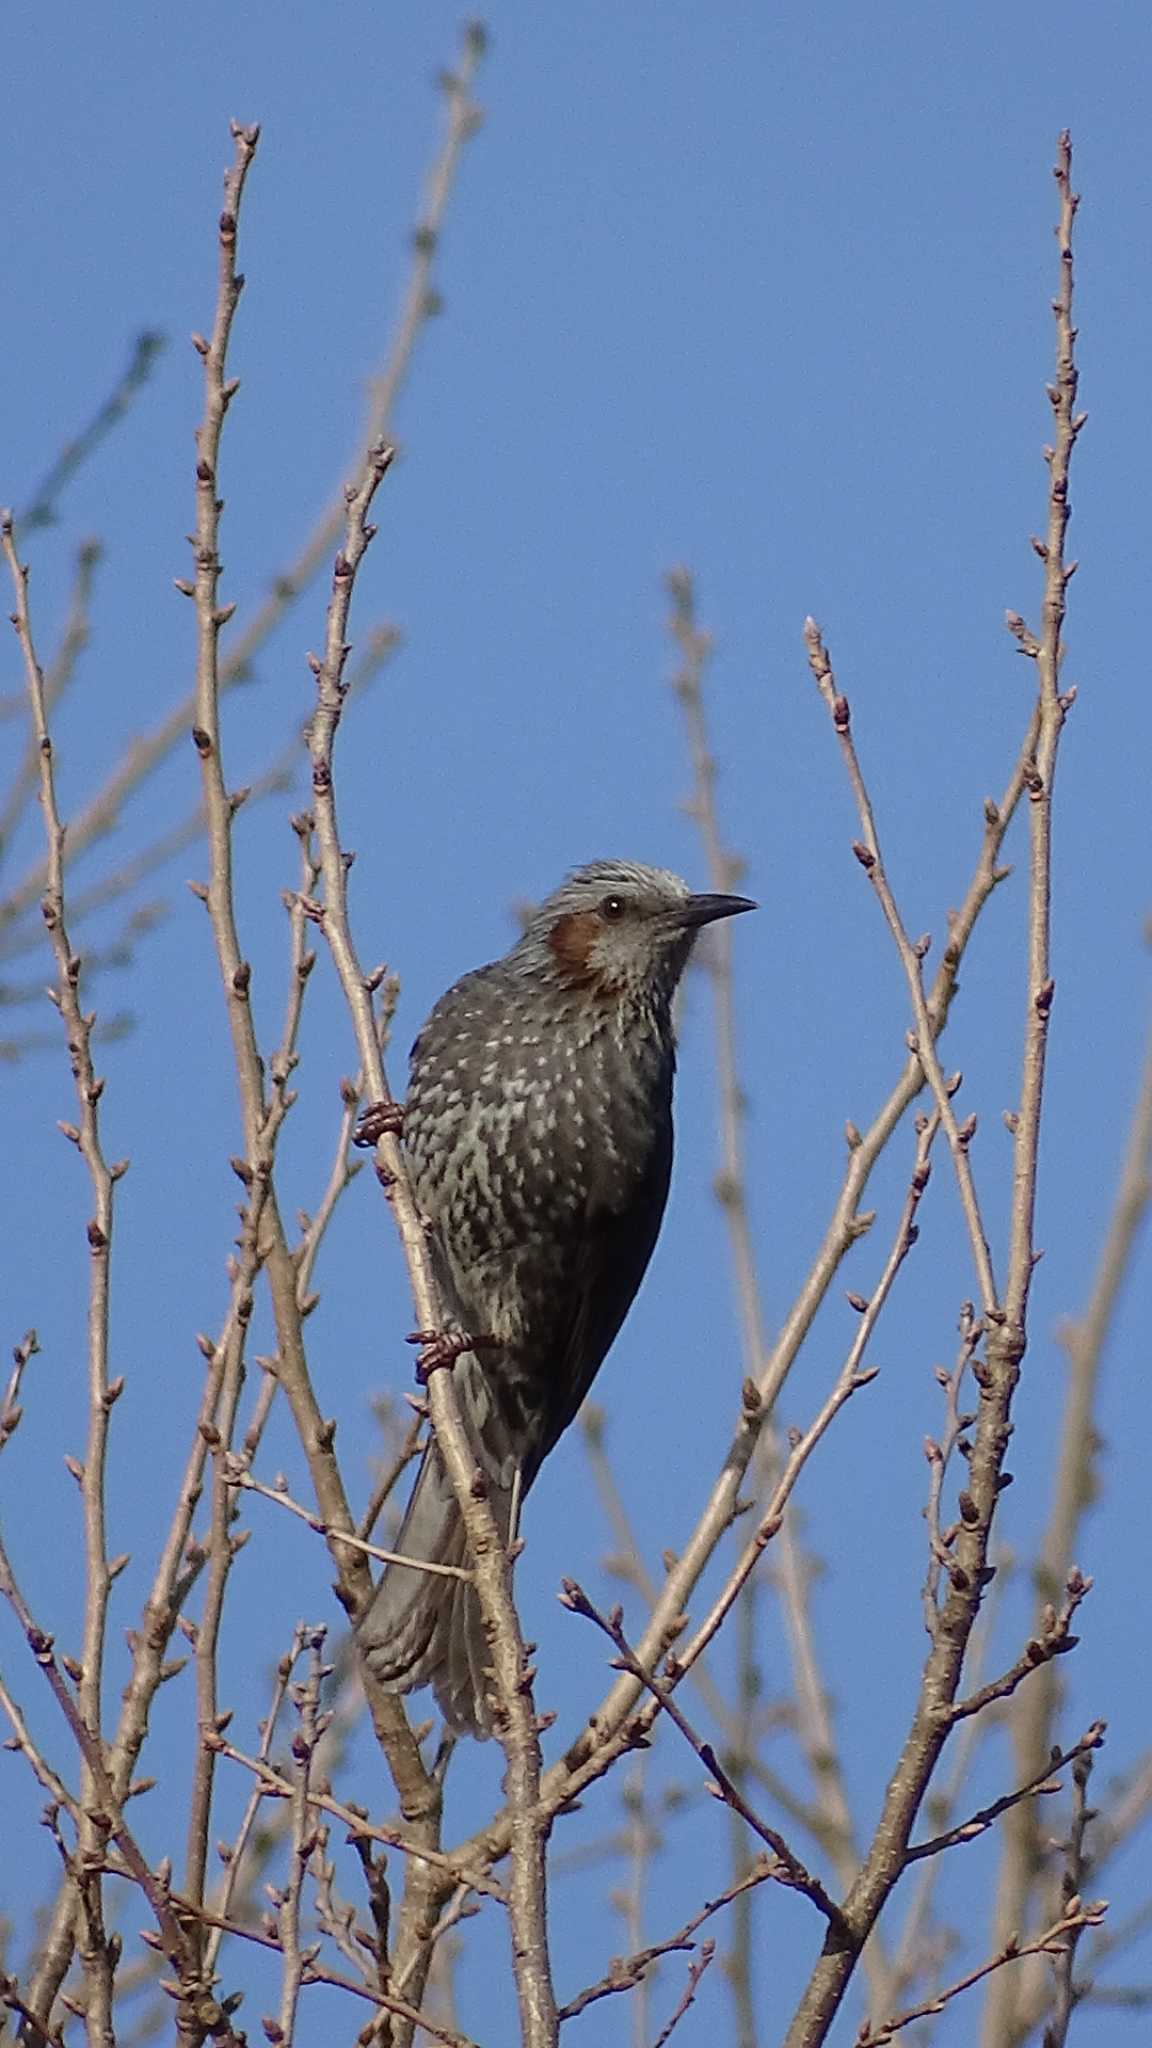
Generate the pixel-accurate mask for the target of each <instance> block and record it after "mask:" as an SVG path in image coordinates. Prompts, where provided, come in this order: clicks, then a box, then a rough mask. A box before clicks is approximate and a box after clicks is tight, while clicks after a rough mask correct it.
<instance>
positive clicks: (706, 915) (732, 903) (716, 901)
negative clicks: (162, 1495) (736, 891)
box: [677, 896, 760, 930]
mask: <svg viewBox="0 0 1152 2048" xmlns="http://www.w3.org/2000/svg"><path fill="white" fill-rule="evenodd" d="M759 907H760V906H759V904H758V903H753V902H752V900H751V898H750V897H748V896H689V898H688V901H687V903H685V904H684V905H683V907H682V908H681V909H680V910H679V911H678V912H677V923H679V924H682V925H686V926H687V927H688V928H689V930H695V929H696V927H697V926H698V925H702V924H712V923H714V922H715V920H716V918H718V917H736V916H738V915H739V913H740V911H742V910H758V909H759Z"/></svg>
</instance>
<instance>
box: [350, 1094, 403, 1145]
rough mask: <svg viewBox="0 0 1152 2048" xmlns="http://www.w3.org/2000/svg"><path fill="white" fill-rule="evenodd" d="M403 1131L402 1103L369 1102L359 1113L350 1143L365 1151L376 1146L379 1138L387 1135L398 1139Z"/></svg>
mask: <svg viewBox="0 0 1152 2048" xmlns="http://www.w3.org/2000/svg"><path fill="white" fill-rule="evenodd" d="M403 1129H404V1105H403V1103H402V1102H370V1103H369V1104H368V1106H367V1108H366V1109H362V1110H361V1112H360V1116H359V1120H358V1122H357V1125H356V1129H355V1131H354V1133H353V1136H352V1143H353V1144H354V1145H360V1146H363V1147H364V1148H365V1149H366V1148H367V1147H369V1146H371V1145H375V1144H377V1143H378V1141H379V1140H380V1139H381V1138H383V1137H385V1136H387V1135H388V1134H389V1133H391V1135H392V1136H393V1137H397V1138H398V1137H399V1136H400V1133H401V1131H402V1130H403Z"/></svg>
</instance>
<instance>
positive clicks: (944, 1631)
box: [786, 134, 1082, 2048]
mask: <svg viewBox="0 0 1152 2048" xmlns="http://www.w3.org/2000/svg"><path fill="white" fill-rule="evenodd" d="M1070 168H1071V145H1070V142H1069V138H1068V136H1067V135H1066V134H1065V135H1062V136H1061V138H1060V148H1059V161H1058V163H1057V166H1056V177H1057V182H1058V186H1059V191H1060V213H1059V225H1058V229H1057V236H1058V241H1059V248H1060V289H1059V292H1058V295H1057V298H1056V300H1055V302H1054V305H1055V312H1056V329H1057V374H1056V383H1055V385H1054V386H1052V387H1051V395H1052V402H1053V407H1054V410H1055V413H1056V421H1057V432H1056V446H1055V448H1054V450H1052V451H1051V455H1050V460H1049V479H1050V482H1049V521H1048V540H1047V542H1046V543H1044V544H1043V545H1042V549H1041V552H1042V553H1043V555H1044V559H1045V566H1046V575H1045V599H1044V629H1043V630H1044V639H1043V642H1042V643H1035V642H1033V643H1032V647H1031V650H1030V651H1034V652H1035V653H1036V659H1037V668H1038V677H1037V681H1038V690H1037V708H1036V714H1035V722H1034V732H1035V751H1034V755H1033V761H1032V764H1031V767H1030V769H1029V771H1028V777H1027V788H1028V793H1029V797H1030V799H1031V803H1030V810H1031V855H1030V880H1029V897H1028V970H1029V986H1028V1007H1027V1013H1026V1019H1025V1027H1024V1053H1023V1075H1022V1086H1021V1095H1020V1106H1019V1111H1018V1114H1017V1118H1016V1129H1015V1152H1014V1165H1013V1185H1012V1207H1011V1218H1010V1224H1009V1252H1008V1264H1007V1277H1006V1281H1005V1288H1004V1298H1003V1306H1001V1304H1000V1302H999V1300H998V1298H997V1296H996V1291H995V1287H994V1284H993V1283H992V1278H991V1261H990V1257H989V1256H988V1253H987V1247H986V1244H985V1241H984V1233H983V1224H982V1222H981V1219H980V1213H979V1208H978V1205H977V1204H976V1200H975V1192H974V1189H973V1188H972V1185H971V1179H970V1175H967V1174H966V1172H965V1158H966V1149H967V1148H966V1143H965V1141H964V1138H963V1135H962V1133H961V1132H960V1130H959V1129H958V1127H957V1126H956V1124H955V1120H954V1118H953V1119H951V1120H950V1121H949V1117H948V1116H945V1110H946V1109H947V1110H950V1104H948V1102H947V1089H946V1085H945V1084H944V1083H943V1076H942V1075H941V1073H940V1071H939V1068H938V1065H936V1064H935V1062H934V1054H933V1055H932V1057H931V1058H929V1059H926V1061H925V1071H926V1074H927V1078H928V1079H929V1082H930V1083H931V1085H932V1088H933V1092H934V1094H935V1095H936V1098H937V1102H938V1104H940V1109H941V1115H942V1117H943V1118H944V1121H945V1126H946V1129H947V1130H948V1136H949V1142H950V1145H951V1148H952V1154H953V1161H954V1164H955V1166H956V1171H957V1179H958V1181H959V1184H960V1188H961V1196H962V1199H963V1201H964V1207H965V1215H966V1220H967V1224H968V1231H969V1237H970V1240H971V1244H972V1252H973V1257H974V1260H975V1263H976V1267H977V1271H978V1272H979V1274H980V1279H981V1291H982V1294H983V1295H984V1297H985V1303H984V1313H985V1321H986V1323H987V1325H988V1338H987V1346H986V1350H987V1356H986V1358H985V1359H984V1360H983V1361H979V1362H978V1363H977V1364H976V1365H975V1366H974V1371H975V1373H976V1377H977V1380H978V1383H979V1386H980V1407H979V1414H978V1416H977V1419H976V1425H975V1430H974V1433H973V1437H972V1448H971V1455H970V1458H969V1465H968V1484H967V1487H966V1489H965V1500H966V1503H967V1506H966V1510H965V1512H964V1514H963V1515H962V1523H961V1527H960V1529H959V1531H958V1533H957V1537H956V1542H955V1545H954V1547H953V1550H952V1553H951V1564H950V1567H949V1586H948V1591H947V1593H946V1595H945V1599H944V1602H943V1605H942V1607H941V1609H940V1624H939V1628H938V1631H937V1634H936V1638H935V1640H934V1642H933V1644H932V1647H931V1649H930V1651H929V1654H928V1658H927V1662H926V1664H925V1667H924V1673H923V1677H922V1680H921V1686H920V1694H919V1699H918V1701H917V1705H916V1710H915V1713H914V1715H913V1719H912V1725H911V1728H910V1730H909V1733H908V1736H907V1739H906V1741H905V1744H904V1749H903V1752H902V1754H901V1757H900V1760H899V1763H898V1764H897V1767H896V1770H895V1772H894V1774H893V1777H892V1779H891V1781H890V1783H889V1786H888V1790H887V1793H886V1796H885V1800H884V1805H883V1809H882V1812H881V1816H880V1820H879V1823H878V1825H877V1828H876V1832H875V1834H874V1836H873V1839H872V1844H871V1847H870V1849H869V1852H868V1855H867V1857H866V1859H865V1861H864V1864H863V1866H862V1868H861V1871H860V1874H859V1877H858V1878H857V1881H856V1883H855V1884H854V1885H853V1886H852V1888H851V1890H850V1891H849V1893H848V1895H847V1897H846V1899H845V1901H844V1918H845V1923H846V1926H847V1928H848V1930H849V1934H850V1938H849V1939H847V1940H845V1939H843V1938H840V1939H839V1940H837V1941H833V1940H832V1939H831V1938H829V1939H827V1940H826V1941H825V1944H824V1950H823V1953H822V1955H821V1957H820V1959H819V1961H818V1962H817V1964H816V1967H815V1969H814V1971H813V1973H812V1976H811V1978H810V1980H809V1983H808V1986H807V1988H806V1990H805V1992H804V1994H803V1996H802V1998H801V2001H800V2004H799V2006H798V2007H797V2010H796V2014H795V2017H794V2019H793V2022H792V2025H791V2027H790V2029H789V2032H788V2035H787V2037H786V2048H816V2044H817V2043H819V2042H822V2041H824V2040H825V2039H826V2038H827V2035H828V2031H829V2028H830V2027H831V2025H832V2022H833V2019H834V2018H835V2015H836V2012H837V2010H838V2008H839V2005H840V2002H841V2000H842V1998H843V1996H844V1993H845V1991H846V1989H847V1986H848V1983H849V1981H850V1979H851V1977H852V1974H853V1972H854V1970H855V1967H856V1963H857V1960H858V1958H859V1954H860V1950H861V1948H862V1947H863V1944H864V1942H865V1941H866V1939H867V1937H868V1934H869V1933H870V1931H871V1929H872V1927H873V1926H874V1925H875V1922H876V1919H877V1917H878V1915H879V1913H880V1910H881V1908H882V1907H883V1905H884V1903H885V1902H886V1900H887V1899H888V1897H889V1895H890V1893H891V1891H892V1889H893V1887H894V1885H895V1884H896V1881H897V1879H898V1877H899V1875H900V1872H901V1870H902V1869H903V1867H904V1857H905V1851H906V1850H907V1847H908V1842H909V1838H910V1833H911V1829H912V1825H913V1822H914V1820H915V1818H916V1815H917V1813H918V1812H919V1809H920V1805H921V1803H922V1801H923V1798H924V1795H925V1793H926V1791H927V1789H928V1786H929V1784H930V1782H931V1779H932V1776H933V1773H934V1771H935V1769H936V1765H937V1763H938V1761H939V1758H940V1754H941V1751H942V1749H943V1747H944V1743H945V1740H946V1738H947V1734H948V1731H949V1729H950V1727H951V1726H952V1724H953V1718H954V1716H953V1708H954V1706H955V1703H956V1700H957V1696H958V1692H959V1687H960V1681H961V1676H962V1672H963V1666H964V1657H965V1653H966V1650H967V1646H968V1642H969V1639H970V1637H971V1634H972V1630H973V1627H974V1625H975V1622H976V1617H977V1614H978V1612H979V1608H980V1601H981V1596H982V1593H983V1589H984V1586H985V1585H986V1584H987V1582H988V1578H989V1576H990V1567H989V1564H988V1546H989V1540H990V1536H991V1530H992V1524H993V1519H994V1516H995V1512H996V1502H997V1497H998V1494H999V1491H1000V1486H1001V1476H1002V1473H1003V1467H1004V1459H1005V1456H1006V1453H1007V1448H1008V1441H1009V1436H1010V1433H1011V1408H1012V1397H1013V1394H1014V1392H1015V1389H1016V1384H1017V1381H1018V1379H1019V1376H1020V1363H1021V1360H1022V1358H1023V1355H1024V1349H1025V1344H1026V1316H1027V1307H1028V1295H1029V1288H1030V1285H1031V1278H1032V1270H1033V1265H1034V1256H1033V1238H1032V1224H1033V1215H1034V1209H1035V1199H1036V1161H1037V1154H1038V1147H1039V1124H1040V1111H1041V1104H1042V1099H1043V1081H1044V1060H1045V1051H1046V1045H1047V1030H1048V1016H1049V1011H1050V1009H1051V1005H1052V994H1053V983H1052V978H1051V972H1050V966H1049V930H1048V925H1049V900H1050V888H1051V799H1052V781H1053V775H1054V770H1055V762H1056V747H1057V742H1058V739H1059V734H1060V728H1061V725H1062V723H1063V719H1064V714H1065V709H1066V703H1065V701H1064V700H1062V699H1061V697H1060V694H1059V687H1058V673H1059V664H1060V653H1061V648H1060V631H1061V626H1062V622H1063V616H1064V593H1065V590H1066V586H1067V582H1068V578H1069V575H1070V573H1071V571H1070V570H1069V569H1066V568H1065V565H1064V554H1063V543H1064V531H1065V526H1066V523H1067V517H1068V464H1069V460H1070V457H1071V452H1072V447H1073V444H1074V442H1075V439H1076V436H1077V434H1078V432H1079V430H1080V426H1081V424H1082V420H1081V419H1080V418H1079V417H1078V416H1077V415H1076V413H1075V399H1076V370H1075V363H1074V359H1073V342H1074V334H1073V329H1072V318H1071V315H1072V249H1071V236H1072V221H1073V217H1074V213H1075V203H1076V202H1075V199H1074V196H1073V194H1072V191H1071V187H1070V183H1069V175H1070ZM1022 630H1023V631H1025V632H1026V629H1022ZM1029 637H1030V636H1029ZM809 652H810V656H811V658H812V662H813V668H814V670H817V669H818V664H819V659H820V657H821V656H822V655H823V648H822V645H821V644H820V642H819V638H818V636H816V638H815V640H813V639H812V638H810V641H809ZM824 659H825V661H826V657H824ZM818 679H819V677H818ZM826 694H830V697H831V709H832V715H833V719H834V721H835V723H836V726H837V730H838V732H840V733H841V737H842V738H843V735H844V731H845V730H846V727H847V707H846V706H845V707H844V710H843V713H842V714H841V712H840V708H839V707H840V705H841V703H842V700H841V699H840V698H839V697H838V695H837V694H836V693H835V691H834V688H833V689H830V691H829V690H826ZM853 758H854V757H853ZM857 773H858V771H857ZM854 779H856V778H854ZM861 792H862V782H861V783H860V784H859V786H858V791H857V793H858V798H859V797H860V796H861ZM861 817H862V819H863V821H864V824H865V840H866V845H865V849H864V850H865V852H866V853H867V854H868V856H869V857H870V859H871V860H872V862H873V867H872V869H870V872H873V874H874V865H875V860H876V847H875V840H874V838H873V839H872V840H869V837H868V823H869V819H870V810H869V808H868V806H867V793H866V791H863V801H862V802H861ZM865 865H866V866H867V865H868V861H865ZM894 908H895V906H894V905H893V906H892V911H893V912H894ZM885 910H886V912H888V914H889V922H890V923H891V922H893V916H892V912H889V911H888V905H887V903H885ZM897 925H898V919H897V921H896V922H895V923H893V930H894V932H896V935H897V939H898V943H899V938H900V931H902V927H900V928H899V930H897ZM953 936H954V935H953ZM904 945H905V946H906V945H907V941H906V940H905V941H904ZM901 952H902V957H903V952H904V948H903V947H902V948H901ZM905 965H906V969H907V967H908V963H907V961H906V962H905ZM913 966H914V968H915V975H913V974H912V973H909V980H910V982H911V983H914V984H916V983H918V982H919V960H918V959H917V958H914V959H913ZM912 993H913V1000H914V1003H915V1002H916V988H915V985H914V986H913V988H912ZM917 1022H918V1026H919V1027H920V1028H919V1033H918V1037H919V1042H918V1044H917V1046H916V1047H915V1050H916V1052H917V1055H918V1057H921V1058H924V1057H925V1054H926V1053H927V1049H928V1048H927V1044H926V1042H925V1034H924V1031H923V1027H922V1024H921V1020H920V1014H919V1007H918V1006H917ZM942 1088H943V1091H944V1099H943V1101H942V1100H941V1090H942ZM997 1974H998V1975H1002V1974H1005V1973H997ZM994 1983H995V1979H994ZM992 1996H993V1998H995V1996H996V1992H995V1990H993V1993H992ZM1006 2038H1007V2037H1006V2035H1005V2034H1004V2033H1003V2031H999V2032H998V2031H997V2030H996V2028H995V2027H993V2028H992V2031H991V2032H990V2034H989V2035H988V2040H989V2043H990V2044H991V2043H992V2042H995V2043H996V2048H1003V2044H1004V2042H1005V2040H1006Z"/></svg>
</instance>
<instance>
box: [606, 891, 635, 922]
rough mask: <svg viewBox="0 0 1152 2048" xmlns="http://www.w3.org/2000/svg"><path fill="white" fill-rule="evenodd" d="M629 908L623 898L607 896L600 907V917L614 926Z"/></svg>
mask: <svg viewBox="0 0 1152 2048" xmlns="http://www.w3.org/2000/svg"><path fill="white" fill-rule="evenodd" d="M627 907H628V906H627V904H626V903H625V901H624V898H623V896H606V897H605V898H604V901H603V903H602V904H601V905H600V915H601V917H606V918H607V919H608V920H609V923H612V924H614V923H615V922H616V921H617V919H618V918H621V917H623V915H624V912H625V910H626V909H627Z"/></svg>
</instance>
